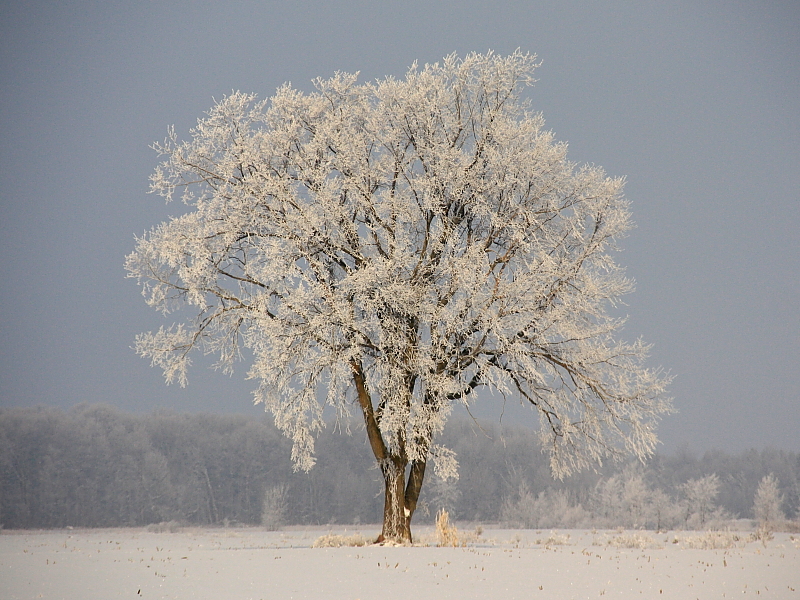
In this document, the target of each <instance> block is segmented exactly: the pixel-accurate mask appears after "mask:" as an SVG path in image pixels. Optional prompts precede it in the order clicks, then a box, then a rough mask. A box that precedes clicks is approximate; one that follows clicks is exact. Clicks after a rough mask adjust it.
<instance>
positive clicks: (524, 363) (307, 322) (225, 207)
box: [126, 52, 670, 540]
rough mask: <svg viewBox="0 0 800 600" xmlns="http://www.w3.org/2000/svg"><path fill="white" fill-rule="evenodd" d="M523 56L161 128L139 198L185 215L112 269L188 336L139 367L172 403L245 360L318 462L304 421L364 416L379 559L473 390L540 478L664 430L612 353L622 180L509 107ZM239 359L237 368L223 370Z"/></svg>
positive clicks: (302, 454) (528, 72)
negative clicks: (152, 196) (519, 405)
mask: <svg viewBox="0 0 800 600" xmlns="http://www.w3.org/2000/svg"><path fill="white" fill-rule="evenodd" d="M535 67H536V62H535V58H534V57H533V56H530V55H527V54H523V53H521V52H516V53H514V54H513V55H511V56H508V57H502V56H497V55H494V54H492V53H489V54H485V55H481V54H471V55H469V56H467V57H466V58H464V59H460V58H458V57H456V56H455V55H451V56H448V57H447V58H445V59H444V60H443V61H442V62H441V63H436V64H433V65H426V66H425V67H424V68H418V67H417V66H416V65H415V66H412V67H411V69H410V70H409V71H408V73H407V75H406V77H405V79H395V78H391V77H390V78H387V79H383V80H380V81H376V82H372V83H364V84H360V83H358V82H357V77H356V76H355V75H349V74H344V73H337V74H336V75H335V76H333V77H332V78H330V79H318V80H316V81H315V86H316V91H314V92H313V93H303V92H301V91H299V90H296V89H293V88H292V87H291V86H289V85H284V86H283V87H281V88H280V89H279V90H278V91H277V93H276V94H275V95H274V96H273V97H272V98H270V99H269V100H262V101H260V100H257V99H256V97H255V96H253V95H249V94H243V93H233V94H231V95H230V96H228V97H226V98H224V99H223V100H221V101H220V102H218V103H217V104H216V105H215V106H214V107H213V108H212V109H211V111H210V112H209V113H208V115H207V117H205V118H203V119H201V120H199V122H198V124H197V127H195V128H194V129H193V130H192V132H191V137H190V139H189V140H188V141H179V139H178V137H177V136H176V134H175V132H174V130H172V131H170V134H169V137H168V138H167V139H166V140H165V142H163V143H160V144H157V145H156V149H157V150H158V151H159V152H160V153H161V154H162V155H163V157H164V161H163V162H162V163H161V165H160V166H159V167H158V168H157V169H156V171H155V174H154V175H153V176H152V178H151V186H152V191H154V192H156V193H158V194H161V195H163V196H165V197H166V198H167V199H168V200H169V199H170V198H173V197H174V196H175V195H178V196H180V197H181V198H182V200H183V202H184V203H185V204H186V206H187V207H188V209H187V211H186V212H185V214H182V215H180V216H177V217H174V218H172V219H170V220H169V221H168V222H165V223H162V224H161V225H159V226H158V227H156V228H154V229H153V230H151V231H150V232H149V233H147V234H146V235H145V236H143V237H142V238H139V239H138V240H137V243H136V249H135V251H134V252H133V253H132V254H130V255H129V256H128V257H127V262H126V267H127V269H128V272H129V275H130V276H131V277H135V278H137V279H138V280H139V282H140V283H141V285H142V288H143V294H144V296H145V298H146V300H147V302H148V303H149V304H150V305H151V306H153V307H154V308H157V309H159V310H160V311H161V312H163V313H164V314H165V315H166V314H169V313H172V312H173V311H175V310H177V309H180V308H182V307H183V308H185V309H186V310H188V311H189V313H190V314H189V316H188V317H187V318H186V321H185V322H183V323H180V324H175V325H172V326H168V327H162V328H161V329H159V330H158V331H157V332H151V333H146V334H143V335H140V336H139V337H138V338H137V341H136V349H137V351H138V352H139V354H141V355H142V356H144V357H148V358H149V359H150V360H151V361H152V363H153V364H154V365H157V366H159V367H161V368H163V370H164V373H165V376H166V379H167V381H168V382H172V381H177V382H179V383H180V384H181V385H184V384H185V383H186V370H187V367H188V366H189V365H190V357H191V352H192V351H193V350H200V351H201V352H206V353H211V354H214V355H216V356H217V357H218V362H217V363H216V364H217V366H218V367H219V368H221V369H222V370H223V371H229V370H230V369H231V368H232V365H233V364H234V362H235V361H236V360H237V359H240V358H242V357H243V356H247V357H248V358H249V357H252V364H251V366H250V370H249V377H251V378H253V379H255V380H257V381H258V382H259V383H258V387H257V390H256V392H255V398H256V402H260V403H263V404H264V405H265V406H266V408H267V410H269V411H271V412H272V413H273V414H274V417H275V422H276V424H277V425H278V426H279V427H280V428H281V429H282V430H283V431H284V432H285V433H286V435H287V436H289V437H290V438H291V439H292V440H293V443H294V446H293V451H292V456H293V459H294V460H295V464H296V466H297V468H300V469H305V470H307V469H310V468H311V467H312V466H313V464H314V436H315V434H316V433H317V432H318V431H319V430H320V428H321V427H323V425H324V422H323V407H324V406H325V405H326V404H328V405H330V406H332V407H334V408H335V409H336V411H337V414H338V415H339V417H340V418H344V417H346V416H347V415H348V414H349V412H350V410H351V407H353V406H354V407H356V410H357V411H359V412H360V413H361V415H362V416H363V419H364V423H365V426H366V434H367V437H368V439H369V443H370V446H371V449H372V452H373V453H374V456H375V459H376V460H377V462H378V465H379V466H380V469H381V472H382V474H383V478H384V482H385V511H384V523H383V531H382V534H381V538H382V539H386V538H392V539H402V540H409V539H410V538H411V532H410V522H411V518H412V515H413V514H414V510H415V508H416V506H417V500H418V498H419V494H420V490H421V486H422V482H423V478H424V475H425V471H426V468H427V465H428V461H429V459H432V461H433V466H434V469H435V470H436V472H437V473H439V474H440V475H442V476H444V477H453V476H455V475H456V460H455V457H454V455H453V453H452V452H450V451H448V450H447V449H446V448H443V447H440V446H437V444H436V436H437V434H438V433H440V432H441V431H442V428H443V426H444V423H445V420H446V418H447V416H448V414H450V412H451V410H452V407H453V405H454V404H457V403H462V404H467V403H469V402H471V401H473V399H474V397H475V395H476V394H475V391H476V390H477V389H478V388H480V387H482V386H485V387H487V388H490V389H492V390H495V392H497V396H498V397H500V396H506V395H516V396H517V397H518V398H519V399H521V401H522V402H524V403H526V404H528V405H529V406H530V407H532V408H533V409H534V410H535V411H537V412H538V414H539V417H540V420H541V424H542V427H541V439H542V442H543V443H544V446H545V447H546V449H547V451H548V452H549V455H550V461H551V466H552V469H553V472H554V474H556V475H557V476H560V477H563V476H565V475H567V474H569V473H571V472H573V471H575V470H577V469H581V468H584V467H586V466H587V465H590V464H592V463H595V462H597V461H600V460H602V459H604V458H608V457H617V456H621V455H623V454H627V453H632V454H634V455H637V456H639V457H643V456H645V455H647V454H649V453H650V452H651V451H652V450H653V447H654V445H655V443H656V436H655V433H654V429H653V427H654V424H655V422H656V421H657V420H658V418H659V415H661V414H663V413H665V412H667V411H668V410H669V407H670V404H669V401H668V399H666V398H665V397H664V389H665V385H666V383H667V379H668V378H667V377H666V376H665V375H664V374H663V373H662V372H660V371H658V370H650V369H647V368H644V366H643V364H642V361H643V359H644V357H645V355H646V353H647V346H646V345H645V344H643V343H642V342H640V341H637V342H635V343H632V344H629V343H623V342H620V341H617V340H616V339H615V337H614V334H615V332H616V331H617V330H618V329H619V328H620V326H621V325H622V323H623V320H622V319H620V318H617V317H615V316H612V315H610V314H609V308H610V307H613V306H614V305H615V303H616V302H617V301H618V299H619V298H620V297H621V296H622V295H624V294H626V293H628V292H629V291H631V288H632V283H631V281H630V280H629V279H627V278H626V277H625V275H624V273H623V271H622V269H621V268H620V267H619V266H618V265H617V264H616V263H615V261H614V259H613V258H612V256H611V253H612V252H613V251H614V250H615V249H616V246H615V244H616V241H617V240H618V239H619V238H620V237H621V236H623V235H624V234H625V232H626V231H627V230H628V229H629V228H630V227H631V221H630V216H629V210H628V202H627V201H626V200H625V198H624V197H623V193H622V187H623V181H622V180H621V179H615V178H609V177H607V176H606V175H605V173H604V172H603V171H602V170H601V169H600V168H598V167H594V166H587V167H580V168H577V167H576V165H575V164H573V163H571V162H569V161H568V160H567V156H566V150H567V149H566V145H565V144H563V143H557V142H555V141H554V138H553V135H552V134H551V133H550V132H548V131H546V130H544V129H543V120H542V117H541V116H540V115H539V114H536V113H533V112H531V111H530V108H529V104H528V103H527V102H526V101H524V100H523V99H522V98H521V93H522V91H523V89H524V88H525V87H526V86H528V85H530V84H531V82H532V81H533V79H532V73H533V70H534V68H535ZM245 349H246V352H243V350H245Z"/></svg>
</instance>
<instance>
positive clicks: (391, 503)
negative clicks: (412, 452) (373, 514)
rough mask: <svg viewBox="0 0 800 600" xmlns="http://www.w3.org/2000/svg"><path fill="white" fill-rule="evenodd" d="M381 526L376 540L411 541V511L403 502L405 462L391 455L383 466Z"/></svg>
mask: <svg viewBox="0 0 800 600" xmlns="http://www.w3.org/2000/svg"><path fill="white" fill-rule="evenodd" d="M382 470H383V483H384V497H383V498H384V501H383V528H382V529H381V534H380V536H378V542H379V543H380V542H384V541H389V540H392V541H395V542H400V543H410V542H411V527H410V525H411V513H410V511H409V510H408V509H407V508H406V502H405V471H406V469H405V464H404V462H403V460H402V459H400V458H399V457H392V458H391V459H390V460H389V461H388V462H387V463H386V466H384V467H383V469H382Z"/></svg>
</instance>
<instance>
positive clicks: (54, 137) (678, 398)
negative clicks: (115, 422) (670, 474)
mask: <svg viewBox="0 0 800 600" xmlns="http://www.w3.org/2000/svg"><path fill="white" fill-rule="evenodd" d="M517 47H519V48H521V49H522V50H525V51H529V52H532V53H536V54H538V55H539V57H540V58H541V60H542V61H543V64H542V66H541V68H540V69H539V71H538V73H537V74H538V78H539V81H538V83H537V84H536V87H535V88H534V89H533V90H532V91H531V93H530V97H531V99H532V102H533V105H534V107H535V108H536V109H537V110H541V111H542V112H543V113H544V117H545V119H546V121H547V125H548V127H549V128H551V129H552V130H553V131H554V132H555V133H556V136H557V138H558V139H560V140H564V141H567V142H569V145H570V154H571V158H572V159H573V160H576V161H578V162H581V163H582V162H591V163H595V164H598V165H602V166H603V167H604V168H605V169H606V170H607V172H608V173H609V174H610V175H615V176H616V175H625V176H626V177H627V179H628V184H627V188H626V193H627V196H628V197H629V198H630V199H631V201H632V203H633V214H634V219H635V221H636V223H637V229H635V230H634V231H633V233H632V234H631V236H630V237H629V238H628V239H627V240H625V243H624V248H625V251H624V252H623V253H622V254H621V255H620V256H619V261H620V262H621V263H622V264H624V265H626V266H627V267H628V273H629V275H631V276H632V277H634V278H635V279H636V280H637V291H636V292H635V293H634V294H632V295H630V296H628V297H627V303H628V306H627V309H626V310H627V312H628V314H629V315H630V320H629V323H628V325H627V327H626V329H625V331H624V332H623V337H625V338H627V339H629V340H630V339H633V338H635V337H638V336H640V335H641V336H643V337H644V338H645V340H646V341H648V342H651V343H653V344H654V349H653V355H652V360H651V363H652V365H653V366H657V365H662V366H664V367H665V368H667V369H669V370H671V371H672V372H673V373H674V374H675V375H676V379H675V382H674V384H673V386H672V394H673V395H674V397H675V404H676V406H677V408H678V410H679V411H680V412H679V413H678V414H676V415H672V416H669V417H667V418H666V419H665V420H664V421H663V423H662V425H661V428H660V435H661V438H662V440H663V442H664V445H663V446H662V447H661V450H662V451H666V452H670V451H673V450H675V449H677V448H679V447H682V446H684V445H688V446H689V447H690V448H692V449H695V450H700V451H702V450H706V449H709V448H721V449H725V450H729V451H735V450H741V449H745V448H750V447H756V448H763V447H767V446H773V447H778V448H785V449H787V450H795V451H797V450H800V435H798V431H799V430H800V384H798V381H799V380H800V365H798V362H799V361H798V359H799V358H800V300H798V298H800V233H798V226H799V225H800V61H798V57H800V5H798V4H797V3H796V2H793V1H786V2H763V1H762V2H759V1H755V0H753V1H736V0H724V1H722V0H720V1H716V2H705V1H694V2H687V1H682V0H676V1H673V2H654V1H648V0H644V1H639V2H622V1H609V2H576V1H563V0H562V1H559V2H557V3H556V2H536V1H527V2H523V1H519V2H503V1H499V2H481V1H478V0H469V1H466V2H422V1H416V0H406V1H405V2H403V3H395V2H386V1H376V0H369V1H351V2H335V1H330V0H329V1H325V2H310V1H303V0H296V1H293V2H273V1H268V0H263V1H261V2H256V1H251V2H245V1H238V0H227V1H226V2H206V1H192V2H189V1H168V0H160V1H155V0H153V1H147V2H145V1H136V0H125V1H124V2H119V1H116V0H103V1H102V2H101V1H98V2H88V1H69V0H67V1H62V2H58V3H50V2H48V3H46V2H22V1H21V2H4V3H2V6H0V48H2V50H1V52H2V55H1V56H2V64H1V67H0V68H1V70H0V94H2V96H1V97H0V124H1V126H2V129H1V130H0V131H1V132H2V133H0V151H1V152H2V154H1V155H0V198H1V199H2V200H1V203H0V253H1V256H2V261H1V262H0V281H2V287H0V306H2V311H1V313H0V314H1V315H2V316H0V341H1V342H2V343H0V406H31V405H36V404H46V405H57V406H62V407H69V406H73V405H75V404H77V403H79V402H82V401H87V402H108V403H111V404H114V405H116V406H119V407H120V408H122V409H124V410H129V411H143V410H150V409H152V408H155V407H158V406H162V407H166V408H170V409H175V410H182V411H199V410H207V411H208V410H211V411H237V412H247V413H251V414H258V413H260V411H261V410H262V409H261V408H254V407H252V405H251V404H252V402H251V396H250V391H251V389H252V388H253V387H254V382H248V381H245V380H244V377H243V375H244V371H245V370H246V369H245V365H242V367H241V368H240V369H239V370H238V373H236V374H234V376H233V378H229V377H227V376H224V375H221V374H219V373H214V372H211V371H208V370H206V369H204V368H196V369H195V370H194V371H193V372H192V373H191V374H190V384H189V387H188V388H186V389H181V388H179V387H176V386H171V387H167V386H165V385H164V384H163V378H162V374H161V372H160V371H159V370H156V369H152V368H150V367H149V366H148V363H147V362H146V361H145V360H143V359H141V358H138V357H137V356H136V355H135V354H134V353H133V351H132V350H131V349H130V347H131V345H132V343H133V338H134V336H135V334H136V333H138V332H141V331H146V330H150V329H156V328H157V327H158V326H159V325H160V324H161V320H160V316H159V315H158V314H157V313H155V312H154V311H152V310H151V309H149V308H148V307H147V306H145V304H144V302H143V300H142V298H141V296H140V295H139V288H138V287H137V285H136V282H135V281H134V280H130V279H126V278H125V272H124V269H123V266H122V265H123V260H124V256H125V255H126V254H127V253H129V252H130V251H131V250H132V249H133V236H134V234H141V233H143V232H144V231H145V230H146V229H149V228H150V227H152V226H154V225H156V224H157V223H159V222H160V221H162V220H164V219H165V218H167V216H168V215H170V214H172V213H174V212H175V211H177V210H179V207H177V206H166V205H164V204H163V202H162V200H161V199H160V198H158V197H155V196H150V195H147V194H146V192H147V187H148V180H147V178H148V176H149V175H150V173H151V171H152V169H153V168H154V167H155V165H156V156H155V153H154V152H153V151H151V150H150V149H149V148H148V146H149V144H151V143H152V142H153V141H155V140H159V139H163V137H164V135H165V133H166V128H167V126H168V125H171V124H174V125H175V127H176V129H177V131H178V132H179V134H180V135H181V136H182V137H185V136H186V134H187V132H188V129H189V127H191V126H192V125H193V124H194V123H195V121H196V119H197V118H198V117H200V116H202V113H203V112H204V111H205V110H207V109H209V108H210V107H211V105H212V98H213V97H216V98H220V97H221V96H222V95H223V94H226V93H229V92H230V91H231V90H242V91H248V92H256V93H258V94H259V95H260V96H262V97H265V96H270V95H272V94H273V93H274V91H275V89H276V88H277V87H278V86H279V85H280V84H281V83H283V82H284V81H287V80H289V81H292V82H293V84H294V85H296V86H297V87H300V88H302V89H305V90H309V89H311V85H310V80H311V79H312V78H314V77H316V76H329V75H331V74H332V73H333V72H334V71H336V70H343V71H360V72H361V74H362V78H363V79H375V78H378V77H383V76H385V75H396V76H402V75H403V74H404V73H405V70H406V68H407V67H408V66H409V65H410V64H411V63H412V62H413V61H414V60H419V62H420V63H425V62H433V61H436V60H439V59H440V58H442V57H443V56H444V55H446V54H448V53H450V52H453V51H456V52H458V53H460V54H462V55H463V54H465V53H467V52H469V51H472V50H475V51H481V52H483V51H486V50H488V49H492V50H495V51H496V52H499V53H509V52H512V51H513V50H514V49H516V48H517ZM490 400H491V399H490ZM482 414H486V415H490V414H498V413H497V412H494V413H493V412H492V411H491V410H490V409H489V407H488V406H487V408H486V410H483V411H482ZM508 414H509V413H508V411H507V412H506V415H508ZM512 414H514V415H515V416H514V418H515V419H516V418H522V417H520V416H519V415H518V414H517V413H512ZM505 418H506V419H507V418H509V417H508V416H506V417H505Z"/></svg>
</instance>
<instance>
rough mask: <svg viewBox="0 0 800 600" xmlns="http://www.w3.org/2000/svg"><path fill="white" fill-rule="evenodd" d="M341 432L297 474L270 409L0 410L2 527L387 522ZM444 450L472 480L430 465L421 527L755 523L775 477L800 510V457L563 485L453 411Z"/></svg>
mask: <svg viewBox="0 0 800 600" xmlns="http://www.w3.org/2000/svg"><path fill="white" fill-rule="evenodd" d="M334 429H335V428H334V427H329V428H328V429H327V430H326V431H325V432H323V433H322V435H321V436H320V437H319V439H318V441H317V444H316V448H317V453H316V454H317V465H316V466H315V467H314V469H313V470H312V471H311V472H310V473H295V472H293V470H292V464H291V460H290V453H291V443H290V442H289V441H288V440H287V439H286V438H285V437H284V436H283V435H282V434H281V433H280V432H279V431H278V430H277V429H276V427H275V426H274V425H273V424H272V422H271V420H270V418H269V417H268V416H267V415H264V416H263V417H258V418H252V417H248V416H242V415H220V414H180V413H171V412H154V413H151V414H147V415H131V414H127V413H123V412H121V411H119V410H117V409H114V408H111V407H109V406H106V405H86V404H84V405H80V406H77V407H75V408H73V409H71V410H68V411H62V410H59V409H53V408H34V409H29V408H28V409H23V408H9V409H0V525H2V526H3V527H5V528H14V529H16V528H55V527H66V526H75V527H112V526H142V525H148V524H151V523H161V522H170V521H172V522H176V523H181V524H187V525H188V524H193V525H207V524H237V523H238V524H253V525H255V524H263V525H266V526H275V527H277V526H280V525H285V524H314V525H319V524H329V523H365V522H369V523H375V522H379V521H380V519H381V511H382V508H383V506H382V503H383V494H382V489H383V488H382V483H381V480H380V474H379V472H378V471H377V469H376V468H375V465H374V460H373V458H372V456H371V453H370V450H369V446H368V445H367V443H366V436H365V434H364V432H363V428H360V427H359V426H358V424H357V423H356V424H353V425H352V426H351V429H352V435H347V434H346V433H342V432H340V431H334ZM441 443H442V444H443V445H445V446H447V447H449V448H451V449H453V450H455V451H456V452H457V454H458V460H459V463H460V474H461V477H460V479H458V480H457V481H452V480H451V481H447V482H443V481H441V480H438V479H437V478H436V477H435V476H434V475H433V473H432V471H433V469H430V473H431V474H430V475H429V477H428V479H427V480H426V483H425V486H424V487H423V494H422V499H421V510H420V511H418V513H417V517H416V518H417V519H418V520H419V521H425V520H432V519H433V518H434V516H435V513H436V511H437V510H438V509H440V508H445V509H447V510H448V511H449V512H450V514H451V518H453V517H455V518H458V519H462V520H469V521H480V522H505V523H508V524H510V525H514V526H528V527H558V526H563V527H568V526H577V527H583V526H589V525H592V524H593V525H596V526H611V525H612V524H618V525H624V526H631V527H644V526H647V527H661V528H663V527H680V526H687V527H688V526H708V525H709V524H710V523H712V521H713V520H714V519H717V520H719V519H721V518H734V517H739V518H753V517H754V514H753V504H754V497H755V495H756V491H757V489H758V488H759V484H760V483H761V482H762V481H763V479H764V477H765V476H768V475H770V474H772V475H774V480H775V481H776V482H777V486H778V492H779V494H778V496H776V498H777V500H776V501H775V502H777V505H776V506H779V507H780V509H781V510H782V511H783V513H784V514H786V515H787V516H789V517H794V516H795V511H796V510H797V507H798V504H799V500H800V456H798V454H797V453H793V452H785V451H780V450H760V451H758V450H750V451H747V452H743V453H741V454H735V455H731V454H727V453H724V452H717V451H711V452H706V453H705V454H704V455H702V456H695V455H693V454H691V453H689V452H682V453H677V454H675V455H673V456H655V457H654V458H653V459H652V460H651V461H649V462H648V463H647V465H644V466H642V465H639V464H638V463H630V464H624V465H607V466H605V467H604V468H603V469H602V470H601V471H600V472H599V473H583V474H580V475H577V476H574V477H572V478H570V479H568V480H566V481H564V482H558V481H554V480H553V479H552V477H551V476H550V471H549V467H548V463H547V457H546V455H544V454H542V452H541V451H540V449H539V446H538V443H537V441H536V437H535V435H534V434H533V433H532V432H530V431H529V430H526V429H522V428H509V427H503V428H501V427H499V426H498V425H497V424H494V423H484V422H482V423H480V426H478V425H476V423H474V422H473V421H471V420H469V419H465V418H453V419H451V422H450V424H449V425H448V427H447V429H446V430H445V432H444V434H443V436H442V440H441ZM698 494H699V495H700V496H702V498H700V499H699V500H698V497H699V496H698ZM775 502H773V504H775Z"/></svg>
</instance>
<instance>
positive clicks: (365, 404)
mask: <svg viewBox="0 0 800 600" xmlns="http://www.w3.org/2000/svg"><path fill="white" fill-rule="evenodd" d="M350 366H351V367H352V369H353V380H354V382H355V385H356V391H357V393H358V402H359V404H360V405H361V412H362V414H363V415H364V424H365V425H366V429H367V438H368V439H369V443H370V447H371V448H372V453H373V454H374V456H375V460H377V461H378V465H380V468H381V473H382V474H383V484H384V503H383V527H382V529H381V534H380V535H379V536H378V540H377V541H378V543H381V542H385V541H389V540H392V541H395V542H399V543H411V542H412V539H411V517H413V516H414V511H415V510H416V509H417V501H418V500H419V494H420V492H421V491H422V481H423V479H424V478H425V461H414V462H413V463H412V464H411V469H410V472H409V476H408V484H406V467H407V466H408V459H407V458H406V456H405V452H404V451H403V450H401V452H400V454H399V455H398V454H394V453H390V451H389V449H388V448H387V447H386V444H385V442H384V440H383V436H382V435H381V431H380V427H379V426H378V418H377V417H376V415H375V411H374V409H373V406H372V398H371V397H370V395H369V391H368V390H367V385H366V379H365V377H364V371H363V368H362V366H361V363H360V362H359V361H357V360H354V361H352V362H351V363H350Z"/></svg>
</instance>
